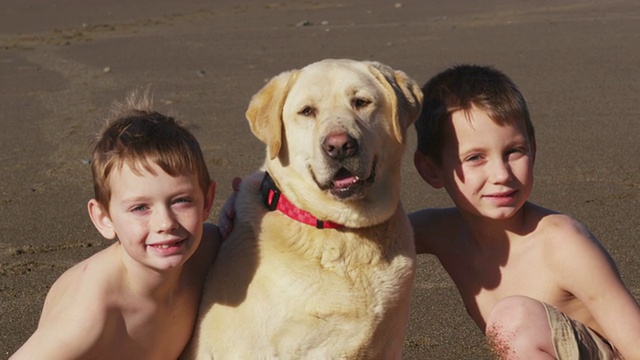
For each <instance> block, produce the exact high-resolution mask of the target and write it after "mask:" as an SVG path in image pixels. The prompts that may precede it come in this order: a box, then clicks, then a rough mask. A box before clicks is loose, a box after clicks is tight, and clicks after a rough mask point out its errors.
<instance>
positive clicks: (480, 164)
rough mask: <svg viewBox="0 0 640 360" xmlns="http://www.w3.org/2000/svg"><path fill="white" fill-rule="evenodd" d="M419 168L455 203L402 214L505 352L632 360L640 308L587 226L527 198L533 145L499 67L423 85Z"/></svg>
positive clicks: (460, 69) (468, 70)
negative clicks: (453, 206) (443, 189)
mask: <svg viewBox="0 0 640 360" xmlns="http://www.w3.org/2000/svg"><path fill="white" fill-rule="evenodd" d="M423 92H424V107H423V113H422V115H421V116H420V119H418V122H417V123H416V130H417V132H418V149H417V151H416V153H415V157H414V160H415V166H416V169H417V170H418V172H419V173H420V175H421V176H422V178H423V179H424V180H425V181H426V182H427V183H428V184H429V185H431V186H432V187H434V188H436V189H440V188H445V189H446V191H447V192H448V194H449V195H450V197H451V199H452V200H453V202H454V203H455V205H456V207H455V208H449V209H425V210H421V211H418V212H415V213H412V214H411V215H410V218H411V222H412V224H413V227H414V232H415V237H416V239H415V241H416V250H417V251H418V252H419V253H429V254H434V255H436V256H437V257H438V259H439V260H440V262H441V263H442V265H443V267H444V268H445V269H446V271H447V272H448V273H449V275H450V276H451V278H452V279H453V281H454V282H455V284H456V286H457V288H458V290H459V292H460V295H461V297H462V300H463V301H464V304H465V306H466V308H467V312H468V313H469V315H470V316H471V317H472V318H473V320H474V321H475V322H476V324H477V325H478V327H479V328H480V329H481V330H482V331H483V332H484V333H485V334H486V335H487V338H488V340H489V344H490V345H491V346H492V348H493V349H494V351H495V353H496V355H497V356H498V357H499V358H501V359H527V360H528V359H554V358H559V359H618V358H622V357H624V358H625V359H640V345H639V344H640V307H639V306H638V303H637V302H636V300H635V299H634V298H633V296H632V295H631V294H630V292H629V291H628V290H627V288H626V287H625V286H624V284H623V283H622V281H621V279H620V276H619V274H618V271H617V269H616V267H615V264H614V263H613V261H612V259H611V258H610V256H609V255H608V254H607V253H606V251H605V250H604V249H603V247H602V246H601V245H600V243H599V242H598V241H597V240H596V238H595V237H594V236H593V235H592V234H590V233H589V232H588V231H587V230H586V229H585V227H584V226H583V225H581V224H580V223H578V222H577V221H576V220H574V219H572V218H570V217H569V216H567V215H563V214H559V213H557V212H554V211H552V210H549V209H545V208H543V207H540V206H538V205H535V204H533V203H531V202H528V201H527V199H528V197H529V195H530V193H531V189H532V187H533V163H534V159H535V154H536V143H535V137H534V131H533V125H532V123H531V121H530V119H529V113H528V110H527V105H526V102H525V100H524V98H523V96H522V94H521V93H520V92H519V91H518V89H517V88H516V86H515V85H514V84H513V82H511V80H510V79H509V78H507V77H506V76H505V75H504V74H503V73H501V72H499V71H497V70H495V69H492V68H489V67H480V66H468V65H461V66H455V67H453V68H450V69H448V70H446V71H444V72H442V73H440V74H438V75H437V76H435V77H434V78H432V79H431V80H430V81H429V82H428V83H427V84H426V85H425V86H424V88H423Z"/></svg>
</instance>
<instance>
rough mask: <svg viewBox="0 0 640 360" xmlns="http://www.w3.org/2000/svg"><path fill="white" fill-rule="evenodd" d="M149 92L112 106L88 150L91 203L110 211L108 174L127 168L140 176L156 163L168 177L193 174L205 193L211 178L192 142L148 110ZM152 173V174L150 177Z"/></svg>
mask: <svg viewBox="0 0 640 360" xmlns="http://www.w3.org/2000/svg"><path fill="white" fill-rule="evenodd" d="M152 105H153V101H152V99H151V96H150V95H149V93H148V92H144V93H142V94H140V93H138V92H133V93H131V94H130V95H129V96H128V97H127V98H126V99H125V101H124V102H123V103H120V102H117V103H115V104H114V106H113V108H112V111H111V113H110V115H109V116H108V118H107V119H106V123H105V127H104V128H103V129H102V131H101V132H100V133H99V134H98V136H97V138H96V140H95V143H94V144H93V147H92V159H91V171H92V174H93V186H94V191H95V199H96V200H97V201H98V202H99V203H100V204H101V205H102V206H104V207H105V209H108V208H109V200H110V199H111V189H110V186H109V175H110V174H111V173H112V171H113V170H114V169H118V168H121V167H122V166H123V165H124V164H127V165H129V166H130V167H131V169H132V170H133V171H134V172H136V173H139V172H141V171H142V170H147V171H150V172H152V168H151V166H150V165H151V163H155V164H157V165H158V166H160V168H162V170H164V171H165V172H166V173H167V174H169V175H171V176H178V175H180V174H187V173H189V174H195V175H196V176H197V177H198V183H199V185H200V187H201V188H202V191H203V192H204V193H205V194H206V193H207V191H208V189H209V184H210V182H211V179H210V177H209V171H208V170H207V165H206V163H205V161H204V156H203V154H202V150H201V149H200V145H199V144H198V141H197V140H196V138H195V137H194V136H193V134H191V132H189V130H187V129H186V128H185V127H184V126H183V125H182V124H181V123H179V122H178V121H176V120H175V119H174V118H173V117H169V116H165V115H163V114H160V113H158V112H156V111H154V110H152ZM152 173H153V172H152Z"/></svg>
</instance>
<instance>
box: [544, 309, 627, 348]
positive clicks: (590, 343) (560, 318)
mask: <svg viewBox="0 0 640 360" xmlns="http://www.w3.org/2000/svg"><path fill="white" fill-rule="evenodd" d="M543 305H544V307H545V309H546V310H547V317H548V319H549V326H550V327H551V338H552V339H553V347H554V349H555V350H556V354H557V355H558V359H559V360H591V359H593V360H615V359H623V358H622V356H621V355H620V354H619V353H618V351H617V350H616V348H615V347H614V346H613V345H612V344H611V343H609V341H607V340H606V339H604V338H602V337H601V336H600V335H598V334H597V333H596V332H594V331H593V330H591V329H590V328H589V327H587V326H585V325H584V324H582V323H580V322H578V321H575V320H572V319H570V318H569V317H567V316H566V315H565V314H563V313H562V312H561V311H560V310H558V309H556V308H555V307H553V306H551V305H548V304H545V303H543Z"/></svg>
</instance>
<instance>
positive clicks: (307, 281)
mask: <svg viewBox="0 0 640 360" xmlns="http://www.w3.org/2000/svg"><path fill="white" fill-rule="evenodd" d="M421 102H422V93H421V91H420V89H419V87H418V85H417V84H416V83H415V82H414V81H413V80H411V79H410V78H408V77H407V76H406V75H405V74H404V73H403V72H401V71H394V70H392V69H391V68H389V67H388V66H385V65H382V64H380V63H377V62H359V61H352V60H324V61H320V62H317V63H313V64H311V65H308V66H307V67H304V68H302V69H300V70H293V71H289V72H284V73H282V74H280V75H278V76H276V77H274V78H273V79H272V80H271V81H270V82H269V83H268V84H267V85H266V86H265V87H264V88H263V89H262V90H260V91H259V92H258V93H257V94H256V95H255V96H254V97H253V99H252V100H251V103H250V105H249V108H248V110H247V118H248V120H249V122H250V125H251V129H252V131H253V132H254V134H255V135H256V136H257V137H258V138H259V139H260V140H262V141H263V142H264V143H265V144H266V147H267V156H266V160H265V164H264V167H263V169H262V170H261V171H258V172H256V173H254V174H253V175H251V176H250V177H248V178H246V179H244V180H243V183H242V187H241V190H240V192H239V194H238V197H237V201H236V212H237V215H236V219H235V222H234V231H233V233H232V234H231V236H230V238H229V239H228V240H226V242H225V243H224V244H223V245H222V248H221V250H220V252H219V254H218V257H217V259H216V261H215V263H214V265H213V266H212V268H211V270H210V273H209V275H208V279H207V281H206V285H205V289H204V294H203V298H202V304H201V309H200V318H199V321H198V325H197V328H196V330H195V335H194V339H193V342H192V344H191V348H190V349H189V351H188V352H187V358H197V359H211V358H215V359H399V358H400V357H401V351H402V343H403V339H404V334H405V328H406V324H407V319H408V314H409V303H410V298H411V289H412V285H413V279H414V272H415V264H414V262H415V250H414V246H413V235H412V230H411V227H410V225H409V222H408V220H407V218H406V216H405V213H404V210H403V208H402V205H401V203H400V164H401V157H402V154H403V151H404V147H405V135H406V130H407V128H408V127H409V126H410V125H411V123H412V122H413V121H414V120H415V119H416V117H417V116H418V114H419V111H420V108H421ZM309 109H311V111H309ZM335 133H347V134H349V135H350V136H352V137H353V138H354V139H355V140H356V141H357V143H358V146H359V148H358V149H359V151H358V154H357V156H355V157H354V158H353V159H350V160H349V162H348V165H344V166H347V167H348V168H349V170H350V171H351V172H352V173H353V174H354V175H356V176H358V179H367V178H373V176H372V174H373V173H375V176H374V177H375V180H374V181H373V183H372V184H370V185H369V184H368V185H367V186H363V188H362V189H363V190H362V192H360V193H357V194H355V195H354V196H350V197H347V198H344V199H341V198H340V197H337V196H335V195H334V194H332V193H331V191H330V190H329V189H327V188H325V187H326V185H327V184H331V183H332V177H333V176H335V174H336V171H337V168H338V167H340V166H341V165H340V164H336V161H332V160H331V159H329V158H328V157H327V156H326V153H323V150H322V141H323V139H325V138H326V137H327V136H330V135H331V134H335ZM264 170H266V171H268V172H269V173H270V174H271V175H272V177H273V178H274V180H275V182H276V183H277V185H278V187H279V188H280V189H281V191H282V193H283V194H285V195H286V196H287V197H288V198H289V199H290V201H291V202H292V203H294V204H295V205H296V206H297V207H299V208H301V209H304V210H306V211H308V212H310V213H312V214H313V215H314V216H316V217H317V218H319V219H322V220H327V221H333V222H336V223H340V224H344V225H345V227H344V228H341V229H316V228H315V227H313V226H309V225H306V224H302V223H299V222H296V221H295V220H292V219H290V218H289V217H287V216H285V215H284V214H282V213H280V212H279V211H273V212H268V211H267V209H266V208H265V206H264V205H263V204H262V202H261V196H260V194H259V187H260V180H261V179H262V176H263V174H264V173H263V171H264Z"/></svg>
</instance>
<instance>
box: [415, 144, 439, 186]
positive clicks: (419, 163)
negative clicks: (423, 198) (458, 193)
mask: <svg viewBox="0 0 640 360" xmlns="http://www.w3.org/2000/svg"><path fill="white" fill-rule="evenodd" d="M413 164H414V165H415V167H416V170H418V174H420V176H421V177H422V178H423V179H424V181H426V182H427V184H429V185H431V186H432V187H434V188H436V189H441V188H442V187H444V181H443V180H442V177H440V173H439V172H438V165H437V164H436V163H435V162H434V161H433V160H432V159H431V158H429V157H428V156H426V155H424V154H422V153H421V152H419V151H416V152H415V153H414V154H413Z"/></svg>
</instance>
